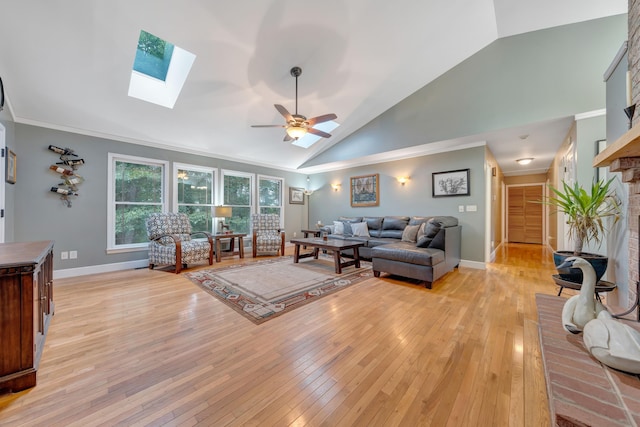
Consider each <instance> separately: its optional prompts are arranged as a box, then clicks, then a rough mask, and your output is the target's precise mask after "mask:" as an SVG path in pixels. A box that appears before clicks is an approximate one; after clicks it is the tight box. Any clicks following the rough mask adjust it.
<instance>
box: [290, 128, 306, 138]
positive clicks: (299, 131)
mask: <svg viewBox="0 0 640 427" xmlns="http://www.w3.org/2000/svg"><path fill="white" fill-rule="evenodd" d="M287 134H288V135H289V136H290V137H291V138H293V139H298V138H302V137H303V136H305V135H306V134H307V129H306V128H304V127H302V126H295V125H292V126H289V127H288V128H287Z"/></svg>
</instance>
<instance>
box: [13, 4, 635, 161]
mask: <svg viewBox="0 0 640 427" xmlns="http://www.w3.org/2000/svg"><path fill="white" fill-rule="evenodd" d="M626 12H627V2H626V1H624V0H608V1H602V0H563V1H561V2H558V1H556V0H537V1H535V0H466V1H455V0H454V1H446V2H445V1H434V0H424V1H418V0H398V1H394V2H389V1H386V0H327V1H323V2H311V1H307V0H296V1H293V0H260V1H258V0H253V1H236V2H213V1H209V0H191V1H186V2H175V1H167V0H160V1H158V0H154V1H151V0H137V1H124V0H112V1H109V2H99V1H81V2H72V3H71V2H68V1H63V0H48V1H44V0H42V1H29V2H16V1H11V0H0V15H1V16H3V18H4V19H3V23H2V24H1V25H0V76H1V77H2V79H3V80H4V85H5V92H6V96H7V100H8V107H9V108H7V109H6V110H5V113H3V114H5V115H6V114H7V112H8V114H9V115H10V118H11V119H13V120H14V121H16V122H19V123H27V124H34V125H39V126H45V127H51V128H54V129H61V130H69V131H72V132H78V133H85V134H88V135H95V136H102V137H106V138H111V139H117V140H122V141H127V142H133V143H139V144H144V145H150V146H156V147H162V148H171V149H177V150H180V151H184V152H191V153H196V154H202V155H207V156H212V157H218V158H230V159H234V160H239V161H244V162H248V163H252V164H259V165H265V166H269V167H274V168H279V169H286V170H296V169H298V168H299V167H300V165H302V164H304V163H305V162H306V161H308V160H309V159H312V158H313V157H314V156H316V155H318V154H319V153H321V152H323V151H325V150H327V149H328V148H329V147H331V146H333V145H335V144H340V141H341V140H343V139H344V138H346V137H347V136H349V135H350V134H352V133H354V132H356V131H357V130H358V129H359V128H361V127H362V126H364V125H366V124H367V123H368V122H370V121H371V120H372V119H374V118H375V117H377V116H379V115H380V114H382V113H383V112H385V111H386V110H387V109H389V108H390V107H392V106H393V105H395V104H397V103H398V102H400V101H401V100H403V99H404V98H406V97H407V96H409V95H410V94H412V93H413V92H415V91H417V90H418V89H420V88H422V87H423V86H425V85H427V84H428V83H429V82H431V81H433V80H434V79H436V78H437V77H438V76H440V75H442V74H444V73H446V72H447V70H450V69H451V68H452V67H454V66H455V65H456V64H458V63H460V62H461V61H463V60H464V59H466V58H468V57H470V56H471V55H473V54H474V53H476V52H478V51H479V50H480V49H482V48H484V47H485V46H487V45H488V44H490V43H492V42H493V41H495V40H496V39H497V38H500V37H507V36H511V35H515V34H520V33H524V32H529V31H534V30H539V29H543V28H549V27H553V26H558V25H562V24H567V23H575V22H581V21H585V20H590V19H595V18H600V17H605V16H611V15H616V14H621V13H626ZM140 30H145V31H147V32H150V33H152V34H154V35H156V36H158V37H161V38H163V39H165V40H167V41H170V42H172V43H174V44H175V45H176V46H178V47H180V48H182V49H185V50H187V51H189V52H192V53H193V54H195V55H196V59H195V62H194V64H193V68H192V70H191V72H190V73H189V75H188V77H187V80H186V83H185V85H184V88H183V90H182V93H181V94H180V96H179V97H178V99H177V102H176V104H175V106H174V107H173V108H172V109H169V108H165V107H160V106H157V105H154V104H150V103H147V102H144V101H141V100H139V99H135V98H131V97H129V96H128V95H127V93H128V86H129V79H130V75H131V69H132V65H133V60H134V57H135V53H136V45H137V40H138V36H139V33H140ZM292 66H300V67H301V68H302V70H303V72H302V75H301V76H300V78H299V81H298V83H299V106H298V109H299V113H300V114H303V115H306V116H307V117H312V116H317V115H321V114H325V113H335V114H337V116H338V119H337V121H338V122H339V123H340V127H338V128H337V129H336V130H335V131H333V132H332V134H333V136H332V137H331V138H329V139H321V140H320V141H319V142H317V143H316V144H314V145H313V146H311V147H310V148H306V149H304V148H300V147H296V146H293V145H291V144H290V143H287V142H283V140H282V139H283V136H284V130H283V129H281V128H264V129H256V128H252V127H250V126H251V125H252V124H271V123H273V124H280V123H282V122H283V121H284V120H283V118H282V116H281V115H280V114H279V113H278V112H277V111H276V110H275V108H274V106H273V105H274V104H281V105H283V106H285V107H286V108H287V109H288V110H289V111H291V112H294V110H295V101H294V96H295V80H294V79H293V77H291V75H290V74H289V70H290V69H291V67H292ZM554 125H556V128H558V127H559V128H560V129H555V130H554V131H555V132H557V133H559V134H561V133H562V132H566V129H565V127H566V124H563V125H562V126H557V123H554ZM496 132H497V133H499V132H498V130H496ZM508 132H510V133H511V136H513V135H517V134H518V132H519V131H518V130H509V131H508ZM498 139H499V138H498V137H496V140H498ZM559 142H560V141H558V143H559ZM540 149H542V147H540ZM548 149H549V150H552V149H553V147H549V148H548ZM495 151H497V152H498V153H499V152H500V150H495ZM497 157H498V161H499V162H500V161H501V158H500V157H499V156H498V155H497ZM314 170H316V171H320V170H322V168H321V167H319V168H318V167H316V168H315V169H314Z"/></svg>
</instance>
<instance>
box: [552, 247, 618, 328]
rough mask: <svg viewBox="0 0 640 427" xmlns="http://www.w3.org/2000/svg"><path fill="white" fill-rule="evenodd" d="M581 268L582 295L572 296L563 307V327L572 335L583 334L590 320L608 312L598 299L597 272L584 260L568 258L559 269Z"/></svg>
mask: <svg viewBox="0 0 640 427" xmlns="http://www.w3.org/2000/svg"><path fill="white" fill-rule="evenodd" d="M571 267H573V268H579V269H580V270H582V277H583V278H582V286H581V287H580V294H579V295H575V296H572V297H571V298H569V299H568V300H567V302H565V303H564V307H562V326H563V327H564V329H565V330H566V331H568V332H571V333H572V334H578V333H580V332H582V330H583V329H584V326H585V325H586V324H587V322H589V321H590V320H593V319H595V318H596V317H597V316H598V313H600V312H601V311H606V310H607V309H606V307H605V306H604V305H602V303H601V302H600V301H598V300H597V299H596V292H595V291H596V272H595V270H594V269H593V267H592V266H591V264H589V262H588V261H586V260H585V259H583V258H580V257H568V258H567V259H565V260H564V262H563V263H562V264H560V265H559V266H558V267H557V269H558V270H562V269H565V268H571Z"/></svg>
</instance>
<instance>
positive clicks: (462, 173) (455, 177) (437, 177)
mask: <svg viewBox="0 0 640 427" xmlns="http://www.w3.org/2000/svg"><path fill="white" fill-rule="evenodd" d="M431 176H432V181H433V182H432V189H433V192H432V194H433V197H448V196H469V195H471V192H470V188H469V187H470V186H469V169H460V170H455V171H447V172H434V173H432V174H431Z"/></svg>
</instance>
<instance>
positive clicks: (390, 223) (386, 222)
mask: <svg viewBox="0 0 640 427" xmlns="http://www.w3.org/2000/svg"><path fill="white" fill-rule="evenodd" d="M408 223H409V217H408V216H385V217H384V219H383V220H382V231H381V232H380V237H392V238H394V239H402V232H403V231H404V228H405V227H406V226H407V224H408Z"/></svg>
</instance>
